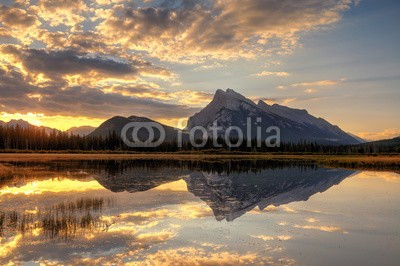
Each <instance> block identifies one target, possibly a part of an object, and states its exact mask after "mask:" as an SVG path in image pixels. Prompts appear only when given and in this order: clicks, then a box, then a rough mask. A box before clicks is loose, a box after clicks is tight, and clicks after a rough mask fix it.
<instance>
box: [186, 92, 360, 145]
mask: <svg viewBox="0 0 400 266" xmlns="http://www.w3.org/2000/svg"><path fill="white" fill-rule="evenodd" d="M248 118H251V125H249V128H251V135H250V136H251V138H252V139H254V138H256V137H257V127H260V128H261V139H266V138H267V137H268V136H271V135H275V134H276V132H274V131H272V133H267V132H266V129H267V128H268V127H270V126H276V127H279V128H280V133H281V141H282V142H293V143H299V142H301V141H308V142H318V143H321V144H332V145H339V144H358V143H360V141H359V140H357V139H356V138H354V137H352V136H351V135H349V134H347V133H346V132H344V131H343V130H341V129H340V128H339V127H337V126H334V125H332V124H330V123H329V122H327V121H326V120H324V119H322V118H316V117H314V116H312V115H310V114H309V113H308V112H307V111H306V110H299V109H292V108H289V107H286V106H281V105H277V104H274V105H272V106H270V105H268V104H266V103H265V102H263V101H260V102H259V103H258V104H255V103H254V102H253V101H251V100H250V99H247V98H246V97H244V96H243V95H241V94H239V93H237V92H235V91H234V90H231V89H227V90H226V91H223V90H217V92H216V93H215V95H214V98H213V100H212V101H211V102H210V103H209V104H208V105H207V106H206V107H205V108H204V109H202V110H201V111H200V112H198V113H196V114H195V115H193V116H192V117H190V118H189V120H188V124H187V128H186V129H187V130H191V129H193V128H194V127H196V126H201V127H204V128H206V129H208V131H209V135H211V129H210V127H211V126H212V125H213V123H214V121H216V122H217V125H218V126H220V127H222V130H220V133H219V135H220V136H224V134H225V132H226V129H227V128H228V127H231V126H236V127H239V128H240V129H241V130H242V132H243V133H244V137H245V138H246V137H247V130H248V128H247V127H248V125H247V120H248ZM257 119H261V122H259V123H257ZM231 132H232V133H235V131H231ZM231 136H232V137H236V136H235V135H234V134H232V135H231Z"/></svg>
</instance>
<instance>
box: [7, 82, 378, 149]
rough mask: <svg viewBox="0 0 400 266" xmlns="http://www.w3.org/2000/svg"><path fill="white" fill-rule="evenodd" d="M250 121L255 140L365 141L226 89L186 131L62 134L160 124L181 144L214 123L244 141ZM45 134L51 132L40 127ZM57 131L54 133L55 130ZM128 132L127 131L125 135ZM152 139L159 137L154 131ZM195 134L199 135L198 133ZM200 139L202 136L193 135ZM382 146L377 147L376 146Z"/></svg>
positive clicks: (106, 125)
mask: <svg viewBox="0 0 400 266" xmlns="http://www.w3.org/2000/svg"><path fill="white" fill-rule="evenodd" d="M248 119H250V121H251V124H250V129H251V135H250V136H251V138H252V139H254V138H256V137H257V128H260V129H261V139H266V137H268V136H269V135H271V134H272V135H273V134H275V133H266V129H267V128H268V127H270V126H276V127H279V129H280V133H281V142H292V143H300V142H303V141H306V142H316V143H319V144H328V145H362V144H363V143H366V141H365V140H363V139H361V138H359V137H357V136H355V135H353V134H351V133H347V132H345V131H343V130H342V129H340V128H339V127H338V126H336V125H332V124H331V123H329V122H328V121H326V120H324V119H323V118H317V117H315V116H313V115H311V114H309V113H308V112H307V111H306V110H300V109H294V108H289V107H286V106H282V105H278V104H273V105H269V104H267V103H265V102H264V101H261V100H260V101H258V103H255V102H253V101H252V100H250V99H248V98H246V97H244V96H243V95H241V94H239V93H237V92H235V91H234V90H231V89H227V90H226V91H223V90H217V91H216V93H215V95H214V98H213V99H212V101H211V102H210V103H209V104H208V105H207V106H206V107H204V108H203V109H202V110H201V111H200V112H198V113H196V114H194V115H193V116H191V117H190V118H189V120H188V123H187V127H186V128H185V129H184V130H183V131H180V130H179V129H176V128H173V127H170V126H167V125H163V124H161V123H158V122H156V121H154V120H151V119H149V118H146V117H139V116H130V117H122V116H115V117H113V118H111V119H108V120H106V121H105V122H103V123H102V124H101V125H100V126H99V127H97V128H94V127H90V126H81V127H72V128H70V129H69V130H67V131H66V132H68V133H72V134H75V135H81V136H83V135H86V136H102V137H106V136H108V135H109V134H110V133H113V132H114V131H115V134H116V135H117V136H120V135H121V131H122V128H123V127H124V126H125V125H126V124H127V123H130V122H138V123H145V122H156V123H158V124H160V125H161V126H162V127H163V129H164V130H165V132H166V141H171V140H176V139H177V134H178V132H182V133H183V138H184V140H188V134H187V133H188V132H189V131H190V130H192V129H194V128H195V127H199V126H200V127H204V128H205V129H206V130H207V131H208V133H209V136H212V134H211V127H212V126H213V124H214V123H216V124H217V126H218V127H221V129H220V130H219V131H218V136H224V135H225V132H226V130H227V129H228V128H229V127H233V126H234V127H237V128H240V129H241V130H242V132H243V133H244V138H247V132H248V129H249V128H248V125H247V121H248ZM0 125H3V126H15V125H19V126H21V127H27V126H29V123H28V122H26V121H24V120H11V121H10V122H7V123H5V122H2V121H0ZM42 128H44V129H45V131H46V132H47V133H50V132H52V131H53V130H54V129H52V128H49V127H42ZM56 131H58V130H56ZM131 132H132V129H131V130H130V131H128V134H129V133H131ZM155 133H156V138H158V137H159V133H158V131H156V132H155ZM197 133H201V132H198V131H197ZM235 133H236V131H231V134H230V136H232V137H235V135H234V134H235ZM147 136H148V133H147V131H146V130H139V138H140V139H144V140H145V139H147ZM196 137H202V134H198V135H196ZM381 144H382V145H385V144H383V143H377V144H376V145H381Z"/></svg>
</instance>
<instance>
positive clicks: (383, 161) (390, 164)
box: [0, 153, 400, 170]
mask: <svg viewBox="0 0 400 266" xmlns="http://www.w3.org/2000/svg"><path fill="white" fill-rule="evenodd" d="M138 159H141V160H196V161H219V160H277V161H282V160H283V161H309V162H314V163H317V164H319V165H321V166H328V167H341V168H351V169H370V170H400V155H374V156H368V155H320V154H318V155H314V154H301V155H300V154H252V153H246V154H204V153H187V154H181V153H150V154H149V153H137V154H65V153H63V154H56V153H54V154H42V153H31V154H30V153H2V154H0V162H17V161H70V160H138Z"/></svg>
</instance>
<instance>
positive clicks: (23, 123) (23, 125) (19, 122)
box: [0, 119, 61, 134]
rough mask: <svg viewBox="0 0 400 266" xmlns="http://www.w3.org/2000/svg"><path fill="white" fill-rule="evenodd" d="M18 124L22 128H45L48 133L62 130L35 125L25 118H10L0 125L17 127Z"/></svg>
mask: <svg viewBox="0 0 400 266" xmlns="http://www.w3.org/2000/svg"><path fill="white" fill-rule="evenodd" d="M17 125H18V126H19V127H21V128H28V127H38V128H41V129H44V131H45V132H46V134H50V133H51V132H53V131H55V132H61V131H60V130H58V129H55V128H50V127H44V126H34V125H32V124H29V123H28V122H26V121H25V120H22V119H18V120H16V119H12V120H10V121H8V122H4V121H0V126H8V127H16V126H17Z"/></svg>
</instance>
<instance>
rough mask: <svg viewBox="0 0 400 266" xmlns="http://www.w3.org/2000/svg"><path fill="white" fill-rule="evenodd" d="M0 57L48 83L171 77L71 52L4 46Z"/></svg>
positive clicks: (137, 64) (144, 66)
mask: <svg viewBox="0 0 400 266" xmlns="http://www.w3.org/2000/svg"><path fill="white" fill-rule="evenodd" d="M0 53H2V54H4V55H5V56H8V57H9V59H8V63H9V64H14V66H18V67H20V68H21V70H22V72H23V73H26V75H29V76H30V77H31V78H32V79H35V78H36V79H37V78H38V77H37V76H38V75H41V76H42V77H43V78H44V79H49V80H51V81H58V82H62V81H65V82H67V83H79V84H88V83H89V84H93V83H95V82H100V81H102V80H104V79H107V78H114V79H122V80H130V81H133V80H136V79H137V78H138V76H139V75H153V76H164V77H169V76H172V74H171V73H170V72H169V71H168V70H166V69H163V68H160V67H155V66H153V65H152V64H151V63H149V62H145V61H141V60H127V59H122V58H115V57H110V56H106V55H99V54H88V53H80V52H77V51H74V50H56V51H46V50H37V49H24V48H20V47H17V46H14V45H3V46H0ZM60 84H62V83H60Z"/></svg>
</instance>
